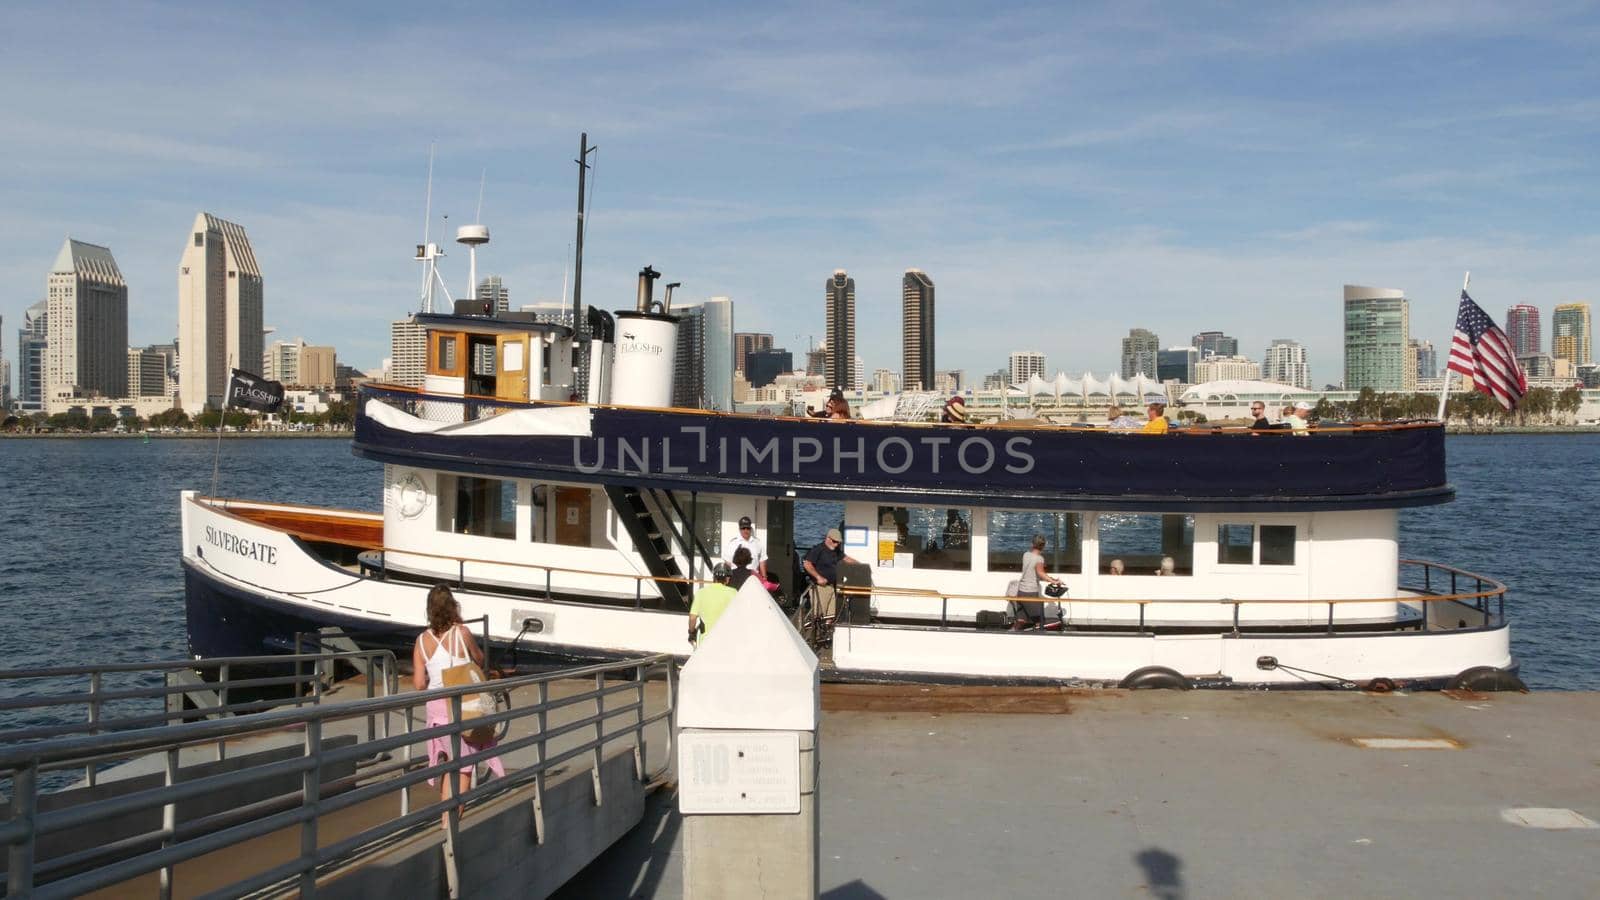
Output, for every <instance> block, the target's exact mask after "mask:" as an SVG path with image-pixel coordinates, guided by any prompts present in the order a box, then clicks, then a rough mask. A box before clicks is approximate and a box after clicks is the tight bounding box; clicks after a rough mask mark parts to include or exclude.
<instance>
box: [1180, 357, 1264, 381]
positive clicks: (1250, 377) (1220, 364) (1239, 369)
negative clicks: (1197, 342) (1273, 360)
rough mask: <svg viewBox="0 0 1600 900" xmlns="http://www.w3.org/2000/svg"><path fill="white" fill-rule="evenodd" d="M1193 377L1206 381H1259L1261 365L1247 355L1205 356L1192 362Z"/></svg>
mask: <svg viewBox="0 0 1600 900" xmlns="http://www.w3.org/2000/svg"><path fill="white" fill-rule="evenodd" d="M1194 377H1195V378H1196V379H1197V380H1199V382H1200V383H1201V384H1205V383H1206V382H1208V381H1259V380H1260V379H1261V365H1260V364H1259V363H1257V362H1256V361H1255V360H1253V359H1251V358H1249V357H1248V356H1207V357H1205V358H1204V359H1201V360H1200V361H1199V362H1197V363H1195V364H1194Z"/></svg>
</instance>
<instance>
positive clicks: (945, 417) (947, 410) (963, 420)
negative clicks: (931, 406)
mask: <svg viewBox="0 0 1600 900" xmlns="http://www.w3.org/2000/svg"><path fill="white" fill-rule="evenodd" d="M939 421H941V422H944V423H945V424H947V425H965V424H967V401H965V400H963V399H961V395H960V394H957V395H956V396H954V397H951V398H950V399H949V400H946V401H945V403H944V413H943V414H942V415H941V416H940V417H939Z"/></svg>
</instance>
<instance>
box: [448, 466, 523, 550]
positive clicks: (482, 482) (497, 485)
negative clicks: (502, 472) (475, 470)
mask: <svg viewBox="0 0 1600 900" xmlns="http://www.w3.org/2000/svg"><path fill="white" fill-rule="evenodd" d="M439 530H440V531H448V532H451V533H453V534H471V535H477V536H478V537H494V538H515V537H516V536H517V483H516V482H515V481H504V480H501V479H499V478H474V477H473V476H471V475H440V476H439Z"/></svg>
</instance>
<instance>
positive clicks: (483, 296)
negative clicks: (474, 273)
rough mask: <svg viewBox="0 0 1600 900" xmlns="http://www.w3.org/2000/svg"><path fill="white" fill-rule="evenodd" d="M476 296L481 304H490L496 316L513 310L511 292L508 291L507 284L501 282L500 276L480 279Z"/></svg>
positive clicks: (488, 276)
mask: <svg viewBox="0 0 1600 900" xmlns="http://www.w3.org/2000/svg"><path fill="white" fill-rule="evenodd" d="M475 294H476V296H477V298H478V300H479V302H483V303H488V304H489V308H490V310H492V311H493V312H494V314H496V315H499V314H500V313H503V312H506V311H508V310H510V309H511V292H510V291H508V290H506V285H505V282H503V281H501V280H500V276H499V275H487V276H484V277H483V278H481V279H479V281H478V289H477V291H475Z"/></svg>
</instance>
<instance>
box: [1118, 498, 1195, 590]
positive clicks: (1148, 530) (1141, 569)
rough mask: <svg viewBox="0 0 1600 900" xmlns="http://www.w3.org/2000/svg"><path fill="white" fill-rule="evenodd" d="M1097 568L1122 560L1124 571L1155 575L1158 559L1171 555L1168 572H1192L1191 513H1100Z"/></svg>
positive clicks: (1157, 571) (1192, 534) (1192, 520)
mask: <svg viewBox="0 0 1600 900" xmlns="http://www.w3.org/2000/svg"><path fill="white" fill-rule="evenodd" d="M1099 527H1100V572H1101V573H1102V574H1104V573H1107V572H1109V571H1110V569H1111V561H1112V560H1114V559H1120V560H1122V565H1123V571H1124V573H1125V574H1128V575H1157V574H1160V573H1161V570H1162V561H1163V560H1165V559H1166V558H1167V557H1171V558H1172V574H1174V575H1193V574H1194V516H1185V515H1177V514H1172V513H1166V514H1144V513H1101V514H1100V519H1099Z"/></svg>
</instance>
